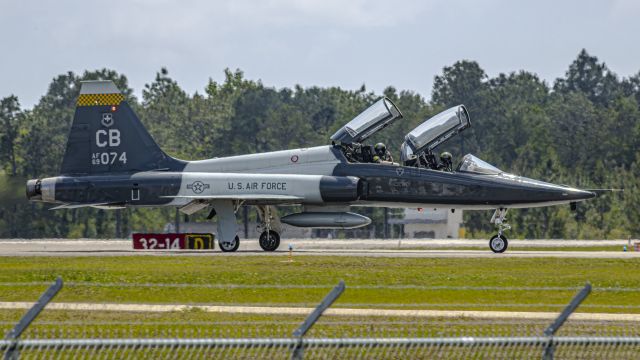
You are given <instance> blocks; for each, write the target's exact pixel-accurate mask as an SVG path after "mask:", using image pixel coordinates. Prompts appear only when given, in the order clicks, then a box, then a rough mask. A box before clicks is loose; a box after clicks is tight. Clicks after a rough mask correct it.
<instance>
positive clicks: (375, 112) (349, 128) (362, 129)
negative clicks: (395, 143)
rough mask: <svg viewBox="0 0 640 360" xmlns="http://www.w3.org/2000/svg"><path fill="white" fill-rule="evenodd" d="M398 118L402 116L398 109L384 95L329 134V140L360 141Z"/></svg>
mask: <svg viewBox="0 0 640 360" xmlns="http://www.w3.org/2000/svg"><path fill="white" fill-rule="evenodd" d="M400 118H402V113H401V112H400V110H399V109H398V108H397V107H396V106H395V104H394V103H393V102H392V101H391V100H389V99H388V98H386V97H385V98H382V99H380V100H378V101H377V102H376V103H374V104H373V105H371V106H369V107H368V108H367V109H366V110H365V111H363V112H362V113H360V114H359V115H358V116H356V117H355V118H353V120H351V121H349V123H348V124H346V125H345V126H343V127H342V128H340V130H338V131H336V133H335V134H333V135H332V136H331V140H333V141H336V142H340V143H343V144H351V143H360V142H362V141H364V140H365V139H367V138H368V137H370V136H371V135H373V134H375V133H376V132H378V131H379V130H381V129H383V128H385V127H386V126H388V125H390V124H391V123H392V122H394V121H395V120H397V119H400Z"/></svg>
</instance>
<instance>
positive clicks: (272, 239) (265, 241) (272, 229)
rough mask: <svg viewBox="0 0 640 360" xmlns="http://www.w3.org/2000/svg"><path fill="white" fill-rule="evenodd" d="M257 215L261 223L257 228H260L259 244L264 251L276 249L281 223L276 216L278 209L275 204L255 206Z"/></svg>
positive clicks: (278, 244)
mask: <svg viewBox="0 0 640 360" xmlns="http://www.w3.org/2000/svg"><path fill="white" fill-rule="evenodd" d="M256 208H257V209H258V216H259V217H260V220H261V224H260V225H258V229H259V230H262V233H261V234H260V239H259V241H258V242H259V244H260V247H261V248H262V250H264V251H276V249H278V247H279V246H280V230H281V229H282V224H281V223H280V217H279V216H278V210H277V209H276V208H275V206H269V205H263V206H257V207H256Z"/></svg>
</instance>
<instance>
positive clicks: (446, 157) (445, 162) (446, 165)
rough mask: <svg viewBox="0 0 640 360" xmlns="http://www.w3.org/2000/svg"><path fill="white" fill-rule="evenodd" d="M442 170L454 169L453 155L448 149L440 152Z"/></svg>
mask: <svg viewBox="0 0 640 360" xmlns="http://www.w3.org/2000/svg"><path fill="white" fill-rule="evenodd" d="M439 168H440V170H444V171H452V170H453V169H452V168H453V156H451V153H450V152H448V151H445V152H443V153H442V154H440V166H439Z"/></svg>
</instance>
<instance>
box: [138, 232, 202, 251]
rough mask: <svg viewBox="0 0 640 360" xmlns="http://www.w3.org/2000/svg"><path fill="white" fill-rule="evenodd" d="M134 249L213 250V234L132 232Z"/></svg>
mask: <svg viewBox="0 0 640 360" xmlns="http://www.w3.org/2000/svg"><path fill="white" fill-rule="evenodd" d="M132 237H133V248H134V249H135V250H213V249H214V242H213V240H214V236H213V234H207V233H202V234H201V233H192V234H142V233H134V234H133V235H132Z"/></svg>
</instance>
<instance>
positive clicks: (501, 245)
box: [489, 208, 511, 253]
mask: <svg viewBox="0 0 640 360" xmlns="http://www.w3.org/2000/svg"><path fill="white" fill-rule="evenodd" d="M507 210H508V209H504V208H500V209H496V211H495V212H494V213H493V216H492V217H491V223H492V224H495V225H496V226H497V227H498V234H497V235H494V236H493V237H492V238H491V239H490V240H489V248H490V249H491V251H493V252H494V253H503V252H505V251H506V250H507V247H508V246H509V241H507V237H506V236H504V234H503V232H504V230H509V229H511V225H509V224H507V223H506V222H505V220H506V216H507Z"/></svg>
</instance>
